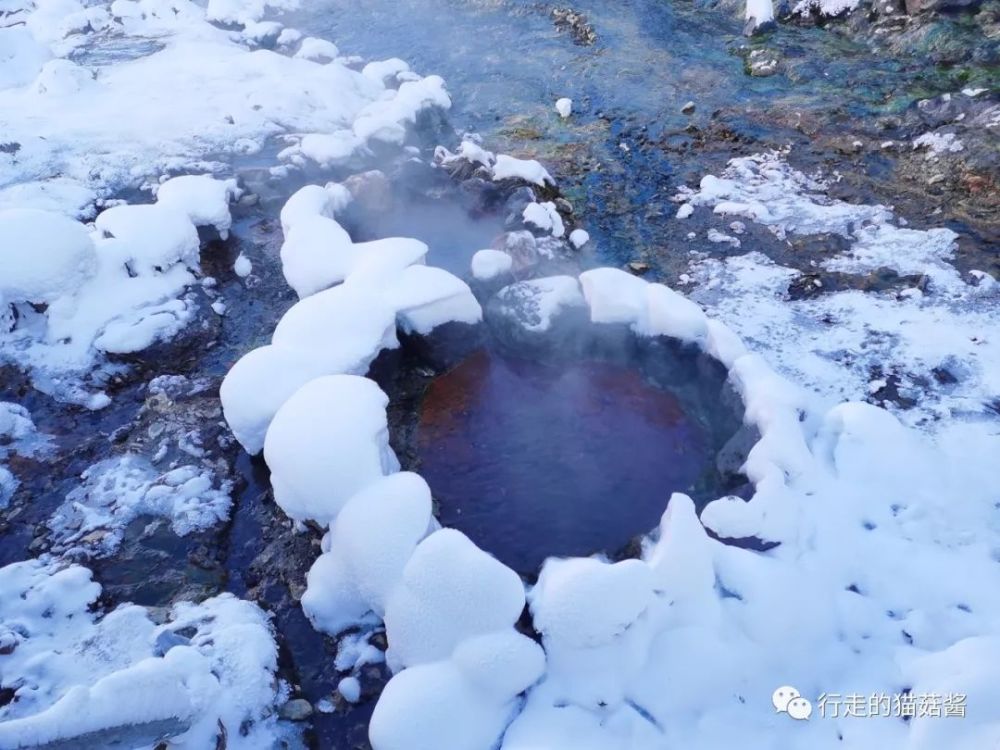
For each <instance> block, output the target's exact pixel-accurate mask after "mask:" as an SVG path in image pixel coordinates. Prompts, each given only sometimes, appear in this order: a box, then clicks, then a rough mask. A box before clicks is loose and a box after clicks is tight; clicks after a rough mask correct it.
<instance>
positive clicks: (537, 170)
mask: <svg viewBox="0 0 1000 750" xmlns="http://www.w3.org/2000/svg"><path fill="white" fill-rule="evenodd" d="M493 179H494V180H524V181H525V182H530V183H532V184H533V185H538V186H539V187H545V186H546V185H555V180H553V179H552V175H550V174H549V173H548V170H546V169H545V167H543V166H542V165H541V164H540V163H539V162H537V161H535V160H534V159H516V158H515V157H513V156H508V155H507V154H499V155H498V156H497V157H496V161H495V162H494V164H493Z"/></svg>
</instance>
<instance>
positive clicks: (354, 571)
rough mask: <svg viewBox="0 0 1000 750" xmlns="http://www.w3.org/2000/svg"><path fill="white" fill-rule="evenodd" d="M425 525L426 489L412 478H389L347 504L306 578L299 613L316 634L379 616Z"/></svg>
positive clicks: (427, 520) (428, 503)
mask: <svg viewBox="0 0 1000 750" xmlns="http://www.w3.org/2000/svg"><path fill="white" fill-rule="evenodd" d="M430 525H431V492H430V488H428V486H427V483H426V482H424V480H423V479H421V478H420V477H419V476H417V475H416V474H410V473H407V472H402V473H398V474H390V475H389V476H387V477H385V478H383V479H378V480H376V481H374V482H373V483H371V484H370V485H368V486H367V487H366V488H365V489H363V490H361V491H360V492H359V493H358V494H356V495H354V496H353V497H352V498H351V499H350V500H348V501H347V503H346V504H345V505H344V507H343V509H342V510H341V511H340V513H339V514H338V515H337V516H336V518H335V519H334V520H333V522H332V523H331V524H330V538H329V549H328V551H327V552H324V553H323V554H322V555H320V556H319V558H318V559H317V560H316V562H315V563H314V564H313V566H312V568H311V569H310V571H309V575H308V576H307V578H306V583H307V588H306V592H305V594H304V595H303V596H302V609H303V610H304V611H305V613H306V615H307V616H308V617H309V619H310V620H311V621H312V623H313V625H314V626H315V627H316V629H317V630H322V631H323V632H326V633H330V634H331V635H336V634H337V633H339V632H341V631H342V630H344V629H345V628H348V627H350V626H352V625H355V624H357V623H358V622H361V621H362V620H363V619H364V618H365V617H366V616H367V615H368V614H369V613H373V614H374V615H376V616H377V617H379V618H381V617H383V616H384V615H385V608H386V603H387V601H388V599H389V597H390V595H391V594H392V592H393V590H394V589H395V588H396V586H398V585H399V583H400V581H401V580H402V577H403V567H404V566H405V565H406V563H407V561H408V560H409V559H410V556H411V555H412V554H413V550H414V549H415V548H416V546H417V543H418V542H419V541H420V540H421V539H422V538H423V537H424V536H425V535H426V534H427V532H428V530H429V528H430Z"/></svg>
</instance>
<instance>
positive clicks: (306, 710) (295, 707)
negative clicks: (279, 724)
mask: <svg viewBox="0 0 1000 750" xmlns="http://www.w3.org/2000/svg"><path fill="white" fill-rule="evenodd" d="M312 715H313V707H312V703H310V702H309V701H307V700H306V699H305V698H292V700H290V701H287V702H286V703H283V704H282V705H281V707H280V708H279V709H278V716H280V717H281V718H282V719H285V720H286V721H305V720H306V719H308V718H309V717H310V716H312Z"/></svg>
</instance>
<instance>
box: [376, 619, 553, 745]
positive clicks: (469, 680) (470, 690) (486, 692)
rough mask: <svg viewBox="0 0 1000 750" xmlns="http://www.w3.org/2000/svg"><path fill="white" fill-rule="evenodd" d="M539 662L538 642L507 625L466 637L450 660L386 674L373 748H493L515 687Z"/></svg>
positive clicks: (523, 685) (514, 703)
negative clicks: (489, 631) (485, 633)
mask: <svg viewBox="0 0 1000 750" xmlns="http://www.w3.org/2000/svg"><path fill="white" fill-rule="evenodd" d="M544 668H545V655H544V654H543V653H542V649H541V648H540V647H539V646H538V645H537V644H535V643H534V642H533V641H531V640H529V639H528V638H527V637H525V636H523V635H520V634H519V633H516V632H514V631H513V630H512V629H508V630H506V631H500V632H497V633H490V634H487V635H483V636H480V637H478V638H470V639H468V640H466V641H465V642H464V643H462V644H461V645H460V646H459V647H458V648H457V649H456V650H455V653H454V655H453V657H452V658H451V659H450V660H442V661H437V662H433V663H430V664H423V665H420V666H417V667H412V668H410V669H407V670H406V671H404V672H401V673H399V674H397V675H396V676H394V677H393V678H392V679H391V680H390V681H389V684H388V685H386V687H385V689H384V690H383V692H382V695H381V697H380V698H379V702H378V705H376V707H375V712H374V714H373V715H372V720H371V725H370V727H369V738H370V739H371V743H372V747H373V748H375V749H376V750H440V749H441V748H448V749H449V750H485V749H486V748H493V747H496V746H497V744H498V741H499V740H500V737H501V734H502V733H503V731H504V728H505V727H506V725H507V723H508V722H509V721H510V718H511V717H512V715H513V714H514V713H515V712H516V710H517V708H518V703H519V702H518V700H517V696H518V694H519V693H521V692H522V691H524V690H525V689H527V688H528V687H530V686H531V685H532V684H533V683H534V682H535V681H536V680H538V678H539V677H540V676H541V674H542V672H543V671H544Z"/></svg>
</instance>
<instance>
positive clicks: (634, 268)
mask: <svg viewBox="0 0 1000 750" xmlns="http://www.w3.org/2000/svg"><path fill="white" fill-rule="evenodd" d="M627 267H628V270H629V272H630V273H633V274H635V275H636V276H641V275H642V274H644V273H646V272H647V271H648V270H649V263H643V262H642V261H640V260H633V261H630V262H629V263H628V265H627Z"/></svg>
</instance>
